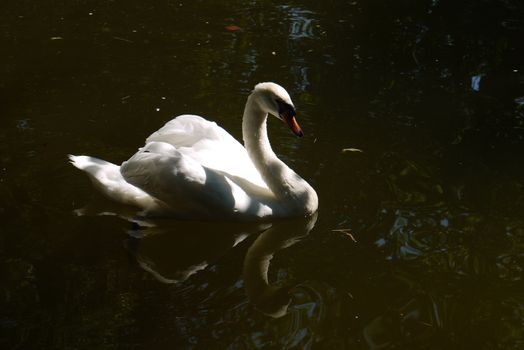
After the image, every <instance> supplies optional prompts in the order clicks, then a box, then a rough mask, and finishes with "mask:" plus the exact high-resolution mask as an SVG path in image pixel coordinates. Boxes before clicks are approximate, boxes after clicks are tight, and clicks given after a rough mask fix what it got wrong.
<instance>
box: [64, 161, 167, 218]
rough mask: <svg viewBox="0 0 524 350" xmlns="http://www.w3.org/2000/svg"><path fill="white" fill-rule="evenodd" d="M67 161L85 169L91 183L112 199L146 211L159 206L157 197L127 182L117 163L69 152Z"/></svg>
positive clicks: (153, 209)
mask: <svg viewBox="0 0 524 350" xmlns="http://www.w3.org/2000/svg"><path fill="white" fill-rule="evenodd" d="M69 161H70V162H71V164H73V165H74V166H75V167H77V168H78V169H80V170H82V171H85V172H86V173H87V175H88V176H89V178H90V179H91V182H92V183H93V185H94V186H95V187H96V188H97V189H98V190H99V191H100V192H102V194H104V195H105V196H106V197H108V198H110V199H112V200H114V201H117V202H120V203H122V204H129V205H133V206H137V207H140V208H142V209H145V210H147V211H155V210H157V209H158V208H159V206H161V203H160V202H159V201H158V200H157V199H155V198H154V197H151V196H150V195H149V194H147V193H146V192H144V191H142V190H141V189H140V188H138V187H136V186H133V185H131V184H130V183H128V182H127V181H126V180H125V179H124V178H123V176H122V174H121V173H120V167H119V166H118V165H115V164H113V163H110V162H106V161H105V160H102V159H98V158H94V157H89V156H74V155H71V154H70V155H69Z"/></svg>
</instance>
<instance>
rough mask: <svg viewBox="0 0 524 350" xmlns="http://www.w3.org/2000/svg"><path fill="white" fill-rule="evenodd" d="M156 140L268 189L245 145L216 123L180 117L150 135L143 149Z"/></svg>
mask: <svg viewBox="0 0 524 350" xmlns="http://www.w3.org/2000/svg"><path fill="white" fill-rule="evenodd" d="M155 141H160V142H166V143H169V144H171V145H172V146H174V147H175V148H176V150H177V151H178V152H180V153H181V154H183V155H184V156H187V157H189V158H191V159H193V160H195V161H196V162H197V163H199V164H201V165H202V166H205V167H207V168H210V169H215V170H217V171H220V172H224V173H226V174H229V175H232V176H236V177H240V178H243V179H246V180H249V181H250V182H252V183H253V184H255V185H257V186H260V187H263V188H266V189H267V185H266V183H265V182H264V180H262V177H261V176H260V173H259V172H258V171H257V169H256V168H255V166H254V165H253V162H252V161H251V158H249V156H248V154H247V152H246V149H245V148H244V146H242V145H241V144H240V143H239V142H238V141H237V140H236V139H235V138H234V137H233V136H231V135H230V134H229V133H228V132H227V131H225V130H224V129H223V128H221V127H220V126H218V125H217V124H216V123H215V122H210V121H208V120H206V119H204V118H202V117H200V116H197V115H190V114H185V115H181V116H178V117H176V118H174V119H173V120H171V121H169V122H167V123H166V124H165V125H164V126H163V127H162V128H160V129H159V130H158V131H156V132H154V133H153V134H151V136H149V137H148V138H147V139H146V146H147V144H149V143H151V142H155Z"/></svg>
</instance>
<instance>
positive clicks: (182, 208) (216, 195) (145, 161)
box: [120, 142, 235, 217]
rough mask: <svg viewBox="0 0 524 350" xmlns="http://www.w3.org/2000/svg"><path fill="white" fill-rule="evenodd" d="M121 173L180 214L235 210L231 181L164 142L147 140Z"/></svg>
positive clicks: (216, 213)
mask: <svg viewBox="0 0 524 350" xmlns="http://www.w3.org/2000/svg"><path fill="white" fill-rule="evenodd" d="M120 172H121V173H122V176H123V178H124V179H125V180H126V181H127V182H129V183H130V184H132V185H134V186H136V187H138V188H140V189H142V190H143V191H145V192H147V193H148V194H150V195H152V196H154V197H155V198H158V199H160V200H162V201H163V202H165V203H166V204H167V205H169V207H170V208H171V209H172V210H173V211H174V212H175V213H178V214H179V215H181V216H195V215H198V216H199V217H217V216H220V215H221V214H223V215H228V214H231V213H232V212H234V208H235V198H234V197H233V194H232V189H231V186H230V184H229V183H228V182H227V181H226V180H225V178H224V177H223V176H220V174H219V173H218V172H216V171H213V170H209V169H206V168H204V167H203V166H202V165H201V164H199V163H198V162H197V161H195V160H194V159H192V158H191V157H188V156H185V155H184V154H182V153H181V152H179V151H178V150H177V149H176V148H175V147H174V146H172V145H170V144H168V143H165V142H150V143H148V144H147V145H146V146H145V147H143V148H142V149H140V150H139V151H138V152H137V153H136V154H135V155H133V156H132V157H131V158H130V159H129V160H128V161H126V162H124V163H122V166H121V167H120Z"/></svg>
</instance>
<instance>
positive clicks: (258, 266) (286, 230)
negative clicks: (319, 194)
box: [243, 214, 317, 317]
mask: <svg viewBox="0 0 524 350" xmlns="http://www.w3.org/2000/svg"><path fill="white" fill-rule="evenodd" d="M316 220H317V215H316V214H315V215H313V216H311V217H310V218H308V219H307V220H306V221H304V219H298V220H292V221H286V222H278V223H276V224H275V225H274V226H273V227H271V228H269V229H268V230H267V231H265V232H263V233H262V234H261V235H260V236H258V238H257V239H256V240H255V242H253V244H252V245H251V247H249V249H248V251H247V253H246V256H245V258H244V268H243V277H244V286H245V289H246V294H247V296H248V298H249V300H250V301H251V302H252V303H253V304H254V305H255V306H257V308H258V309H260V311H262V312H264V313H265V314H267V315H269V316H272V317H281V316H284V315H285V314H286V312H287V308H288V306H289V303H290V302H291V296H290V289H291V288H290V287H277V286H273V285H271V284H269V279H268V270H269V265H270V262H271V259H273V256H274V255H275V253H276V252H277V251H279V250H281V249H284V248H287V247H289V246H291V245H293V244H295V243H296V242H298V241H299V240H300V239H301V238H302V237H304V236H305V235H307V234H308V233H309V232H310V231H311V229H312V228H313V227H314V225H315V222H316ZM304 224H305V226H304Z"/></svg>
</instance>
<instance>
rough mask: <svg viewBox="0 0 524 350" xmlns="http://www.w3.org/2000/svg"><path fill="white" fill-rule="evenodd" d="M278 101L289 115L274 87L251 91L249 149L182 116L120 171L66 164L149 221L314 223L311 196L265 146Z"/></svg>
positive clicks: (80, 159)
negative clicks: (152, 217) (309, 219)
mask: <svg viewBox="0 0 524 350" xmlns="http://www.w3.org/2000/svg"><path fill="white" fill-rule="evenodd" d="M277 101H281V102H280V103H284V102H286V101H287V103H288V104H289V106H290V107H289V108H291V109H292V103H291V99H290V97H289V95H288V94H287V92H286V91H285V90H284V89H283V88H282V87H280V86H279V85H277V84H274V83H261V84H258V85H257V86H255V90H254V91H253V93H252V94H251V95H250V96H249V97H248V101H247V103H246V107H245V110H244V118H243V123H242V133H243V137H244V141H245V143H246V148H244V146H242V145H241V144H240V143H239V142H238V141H237V140H235V138H233V136H231V135H230V134H229V133H228V132H226V131H225V130H224V129H222V128H221V127H219V126H218V125H217V124H216V123H214V122H210V121H207V120H205V119H204V118H202V117H199V116H196V115H181V116H179V117H177V118H175V119H173V120H171V121H169V122H168V123H166V124H165V125H164V126H163V127H162V128H160V129H159V130H158V131H156V132H154V133H153V134H151V135H150V136H149V137H148V138H147V139H146V144H145V146H144V147H142V148H140V149H139V150H138V152H136V153H135V154H134V155H133V156H132V157H131V158H130V159H129V160H127V161H125V162H124V163H122V166H120V167H119V166H117V165H114V164H111V163H109V162H106V161H103V160H100V159H96V158H93V157H87V156H70V159H71V163H73V165H74V166H76V167H77V168H79V169H81V170H83V171H85V172H86V173H87V174H88V175H89V177H90V178H91V180H92V181H93V183H94V184H95V186H96V187H97V188H98V189H99V190H100V191H101V192H102V193H104V194H105V195H106V196H108V197H109V198H112V199H114V200H116V201H118V202H121V203H125V204H132V205H135V206H138V207H140V208H142V209H144V210H146V212H149V213H152V214H155V213H156V212H158V213H159V214H161V215H162V214H163V213H165V212H166V211H167V212H168V213H169V214H170V215H173V216H177V217H181V218H196V219H199V218H209V219H234V220H252V219H258V218H265V217H289V216H300V215H311V214H313V213H314V212H315V211H316V210H317V207H318V198H317V195H316V192H315V191H314V189H313V188H312V187H311V186H310V185H309V184H308V183H307V182H306V181H305V180H303V179H302V178H301V177H300V176H298V175H297V174H296V173H295V172H293V171H292V170H291V169H290V168H289V167H287V165H285V164H284V163H283V162H282V161H280V160H279V159H278V158H277V156H276V155H275V154H274V153H273V151H272V150H271V146H270V144H269V140H268V138H267V132H266V119H267V115H268V113H270V114H273V115H279V113H280V112H279V105H278V103H277ZM282 101H284V102H282ZM295 123H296V122H295ZM248 150H249V151H248Z"/></svg>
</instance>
